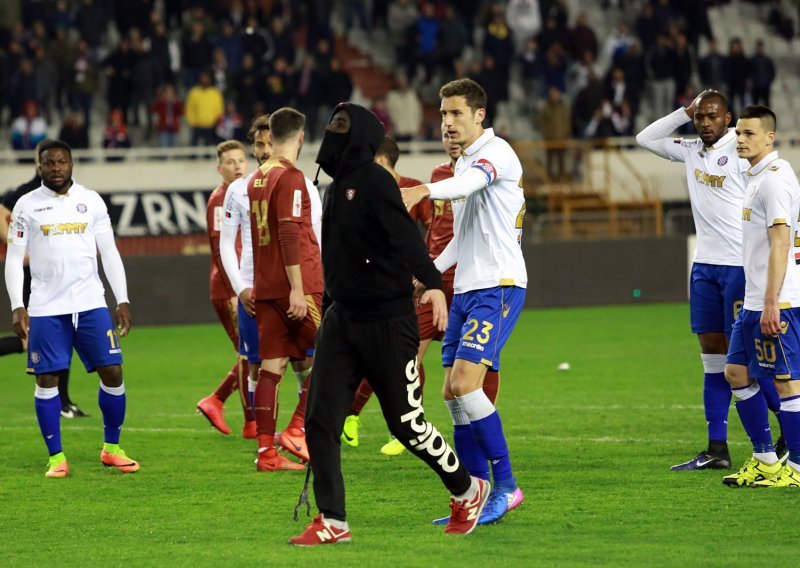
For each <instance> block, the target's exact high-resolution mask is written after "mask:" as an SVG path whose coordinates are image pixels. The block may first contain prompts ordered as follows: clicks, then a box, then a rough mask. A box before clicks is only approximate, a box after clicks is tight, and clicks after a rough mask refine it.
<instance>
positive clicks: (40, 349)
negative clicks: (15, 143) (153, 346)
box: [5, 140, 139, 477]
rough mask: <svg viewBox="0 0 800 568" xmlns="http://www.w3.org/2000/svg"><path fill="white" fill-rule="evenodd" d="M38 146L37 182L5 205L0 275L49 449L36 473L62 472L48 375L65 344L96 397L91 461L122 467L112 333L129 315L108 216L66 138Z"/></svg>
mask: <svg viewBox="0 0 800 568" xmlns="http://www.w3.org/2000/svg"><path fill="white" fill-rule="evenodd" d="M38 152H39V172H40V174H41V177H42V185H41V186H40V187H39V188H38V189H36V190H34V191H32V192H31V193H29V194H27V195H25V196H24V197H22V198H21V199H20V200H19V201H18V202H17V204H16V205H15V206H14V211H13V213H12V219H11V226H10V228H9V238H8V254H7V258H6V266H5V279H6V287H7V288H8V296H9V298H10V300H11V310H12V312H13V316H12V323H13V326H14V331H15V332H16V334H17V335H18V336H19V337H20V338H21V339H27V340H28V373H30V374H33V375H36V391H35V394H34V400H35V408H36V417H37V419H38V421H39V428H40V430H41V432H42V437H43V438H44V442H45V444H46V446H47V449H48V451H49V452H50V460H49V463H48V468H47V472H46V473H45V475H46V476H47V477H65V476H66V475H67V473H68V472H69V468H68V465H67V458H66V456H65V455H64V452H63V451H62V447H61V426H60V422H59V421H60V418H61V404H60V402H59V398H58V373H59V371H63V370H64V369H67V368H68V367H69V363H70V360H71V358H72V350H73V348H74V349H75V350H76V351H77V352H78V355H79V356H80V358H81V360H82V361H83V364H84V365H85V367H86V371H87V372H94V371H97V374H98V375H99V376H100V393H99V396H98V402H99V405H100V410H101V411H102V413H103V426H104V441H105V443H104V444H103V449H102V451H101V453H100V461H101V462H102V463H103V465H105V466H106V467H115V468H117V469H118V470H120V471H121V472H123V473H132V472H134V471H137V470H138V469H139V464H138V463H137V462H136V461H134V460H132V459H130V458H129V457H128V456H127V455H126V454H125V452H124V451H123V450H122V449H121V448H120V447H119V437H120V430H121V429H122V423H123V422H124V420H125V384H124V383H123V380H122V349H121V348H120V343H119V336H125V335H127V334H128V331H129V330H130V327H131V315H130V305H129V302H128V289H127V283H126V280H125V269H124V267H123V266H122V259H121V258H120V256H119V251H117V246H116V244H115V243H114V233H113V231H112V228H111V219H110V218H109V216H108V210H107V208H106V205H105V203H104V202H103V200H102V199H101V198H100V196H99V195H98V194H97V193H96V192H94V191H92V190H90V189H87V188H85V187H83V186H82V185H80V184H78V183H76V182H75V180H73V179H72V151H71V149H70V147H69V146H68V145H67V144H65V143H64V142H61V141H58V140H53V141H50V142H47V143H45V144H42V146H41V147H40V148H39V149H38ZM26 252H27V253H28V256H29V258H30V267H31V277H32V285H31V297H30V300H29V303H28V309H27V310H26V309H25V307H24V305H23V302H22V282H23V261H24V258H25V253H26ZM98 252H99V253H100V256H101V258H102V261H103V271H104V272H105V274H106V277H107V279H108V282H109V284H110V285H111V289H112V290H113V291H114V297H115V298H116V300H117V309H116V314H117V323H118V327H117V329H115V328H114V324H113V322H112V320H111V314H110V313H109V311H108V308H107V307H106V300H105V297H104V295H105V290H104V289H103V284H102V282H101V281H100V276H99V274H98V271H97V253H98Z"/></svg>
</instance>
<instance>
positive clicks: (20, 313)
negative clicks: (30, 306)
mask: <svg viewBox="0 0 800 568" xmlns="http://www.w3.org/2000/svg"><path fill="white" fill-rule="evenodd" d="M11 325H12V326H13V327H14V333H16V334H17V337H19V338H20V339H23V340H27V339H28V330H29V329H30V327H31V320H30V318H29V317H28V310H26V309H25V308H17V309H16V310H14V312H13V313H12V314H11Z"/></svg>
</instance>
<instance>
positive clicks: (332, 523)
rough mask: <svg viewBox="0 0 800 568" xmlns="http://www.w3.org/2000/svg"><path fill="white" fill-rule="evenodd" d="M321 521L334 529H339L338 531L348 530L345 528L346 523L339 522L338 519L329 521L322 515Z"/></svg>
mask: <svg viewBox="0 0 800 568" xmlns="http://www.w3.org/2000/svg"><path fill="white" fill-rule="evenodd" d="M322 520H323V521H324V522H326V523H328V524H329V525H330V526H332V527H333V528H335V529H339V530H340V531H346V530H350V527H348V526H347V521H340V520H338V519H329V518H328V517H326V516H325V515H322Z"/></svg>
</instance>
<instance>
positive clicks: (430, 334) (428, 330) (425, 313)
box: [417, 281, 453, 341]
mask: <svg viewBox="0 0 800 568" xmlns="http://www.w3.org/2000/svg"><path fill="white" fill-rule="evenodd" d="M442 289H443V290H444V297H445V300H447V309H448V310H449V309H450V304H452V303H453V283H452V282H447V281H445V282H443V287H442ZM417 324H418V325H419V340H420V341H427V340H429V339H435V340H436V341H441V340H442V338H443V337H444V332H443V331H439V330H438V329H436V328H435V327H433V306H431V305H430V304H420V305H419V307H418V308H417Z"/></svg>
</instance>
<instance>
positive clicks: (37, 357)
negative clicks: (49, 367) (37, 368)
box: [31, 351, 42, 365]
mask: <svg viewBox="0 0 800 568" xmlns="http://www.w3.org/2000/svg"><path fill="white" fill-rule="evenodd" d="M41 360H42V356H41V355H39V353H37V352H36V351H31V363H33V364H34V365H36V364H37V363H39V362H40V361H41Z"/></svg>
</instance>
